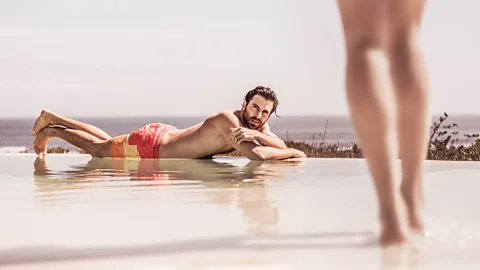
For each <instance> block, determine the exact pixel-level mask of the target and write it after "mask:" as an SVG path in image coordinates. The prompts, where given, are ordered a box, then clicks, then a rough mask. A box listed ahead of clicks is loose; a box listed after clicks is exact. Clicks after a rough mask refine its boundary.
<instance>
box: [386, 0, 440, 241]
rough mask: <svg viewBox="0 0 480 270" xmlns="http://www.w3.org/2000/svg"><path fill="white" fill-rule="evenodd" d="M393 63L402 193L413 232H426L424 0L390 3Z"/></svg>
mask: <svg viewBox="0 0 480 270" xmlns="http://www.w3.org/2000/svg"><path fill="white" fill-rule="evenodd" d="M389 3H390V6H389V18H390V19H391V24H390V25H391V26H390V40H391V41H390V42H391V46H390V52H389V54H390V63H391V68H390V71H391V77H392V80H393V83H394V88H395V93H396V98H397V111H398V134H399V145H400V155H401V158H402V185H401V193H402V196H403V199H404V200H405V203H406V205H407V210H408V211H407V217H408V222H409V225H410V228H411V229H412V231H414V232H422V231H423V220H422V216H421V213H420V212H421V208H422V206H423V188H422V184H423V181H422V174H423V165H424V162H423V160H424V159H425V158H426V156H427V150H428V136H429V128H430V124H431V119H430V113H429V111H430V104H429V100H430V86H429V82H428V78H427V76H428V75H427V73H428V72H427V68H426V64H425V59H424V56H423V52H422V49H421V45H420V40H419V28H420V24H421V20H422V14H423V11H424V7H425V3H426V1H425V0H401V1H396V0H390V1H389Z"/></svg>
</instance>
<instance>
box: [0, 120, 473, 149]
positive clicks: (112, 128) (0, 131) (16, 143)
mask: <svg viewBox="0 0 480 270" xmlns="http://www.w3.org/2000/svg"><path fill="white" fill-rule="evenodd" d="M438 117H439V116H434V117H433V118H432V122H433V121H437V120H438ZM76 119H77V120H80V121H83V122H86V123H89V124H92V125H95V126H97V127H99V128H101V129H103V130H104V131H106V132H107V133H108V134H110V135H111V136H117V135H121V134H126V133H129V132H131V131H133V130H136V129H138V128H139V127H142V126H144V125H146V124H148V123H154V122H161V123H166V124H171V125H174V126H176V127H178V128H186V127H189V126H191V125H194V124H197V123H199V122H201V121H203V120H205V117H109V118H102V117H95V118H76ZM34 122H35V118H33V117H32V118H28V119H27V118H24V119H20V118H18V119H14V118H10V119H7V118H3V119H2V118H0V152H20V151H24V150H27V151H32V149H33V138H32V136H31V134H32V127H33V124H34ZM269 123H270V126H271V129H272V131H273V132H274V133H275V134H277V135H278V136H279V137H281V138H283V139H289V140H295V141H304V142H313V141H318V139H319V138H323V136H324V135H325V137H324V138H325V142H327V143H335V144H336V143H339V144H340V145H344V146H348V145H351V144H352V143H354V142H356V137H355V133H354V131H353V128H352V125H351V121H350V119H349V117H348V116H321V115H319V116H281V117H276V116H272V118H271V119H270V120H269ZM452 123H456V124H458V129H457V131H458V133H459V135H458V138H459V143H462V144H468V143H471V142H472V141H473V140H472V139H467V138H465V137H464V136H463V135H464V134H475V133H479V132H480V115H452V116H450V117H449V118H448V119H447V121H445V122H444V124H446V125H448V124H452ZM48 147H49V148H50V147H64V148H67V149H70V150H72V151H75V150H77V148H76V147H74V146H71V145H70V144H68V143H66V142H64V141H62V140H60V139H52V140H51V141H50V142H49V144H48Z"/></svg>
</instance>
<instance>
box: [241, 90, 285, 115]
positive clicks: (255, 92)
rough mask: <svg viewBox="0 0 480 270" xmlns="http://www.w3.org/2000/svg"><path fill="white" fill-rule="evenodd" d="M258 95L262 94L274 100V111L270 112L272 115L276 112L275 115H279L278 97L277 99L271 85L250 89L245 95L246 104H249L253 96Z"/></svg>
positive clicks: (265, 97) (267, 98)
mask: <svg viewBox="0 0 480 270" xmlns="http://www.w3.org/2000/svg"><path fill="white" fill-rule="evenodd" d="M256 95H260V96H262V97H263V98H264V99H266V100H270V101H273V108H272V111H271V112H270V115H271V114H273V113H275V115H276V116H278V115H277V106H278V99H277V95H276V94H275V92H274V91H273V90H272V89H270V88H269V87H265V86H261V85H259V86H257V87H255V88H254V89H252V90H250V91H248V93H247V94H246V95H245V102H246V104H247V105H248V103H249V102H250V100H252V98H253V97H254V96H256Z"/></svg>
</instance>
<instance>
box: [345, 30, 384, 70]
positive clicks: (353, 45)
mask: <svg viewBox="0 0 480 270" xmlns="http://www.w3.org/2000/svg"><path fill="white" fill-rule="evenodd" d="M346 48H347V67H349V68H352V69H353V70H364V69H365V70H366V66H369V65H372V64H373V62H378V61H380V60H381V59H383V58H382V55H383V53H384V52H383V49H384V46H383V43H382V41H381V40H380V38H378V37H376V36H361V37H357V38H354V39H350V40H348V41H347V43H346Z"/></svg>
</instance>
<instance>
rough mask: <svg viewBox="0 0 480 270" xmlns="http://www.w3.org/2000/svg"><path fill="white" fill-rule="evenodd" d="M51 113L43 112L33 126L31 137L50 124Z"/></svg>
mask: <svg viewBox="0 0 480 270" xmlns="http://www.w3.org/2000/svg"><path fill="white" fill-rule="evenodd" d="M52 115H53V113H52V112H51V111H49V110H43V111H42V112H41V113H40V116H39V117H38V118H37V120H36V121H35V124H34V125H33V134H32V135H33V137H35V136H37V134H38V132H39V131H40V130H42V129H44V128H46V127H48V126H49V125H50V124H51V121H52Z"/></svg>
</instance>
